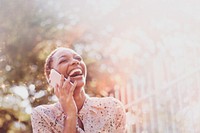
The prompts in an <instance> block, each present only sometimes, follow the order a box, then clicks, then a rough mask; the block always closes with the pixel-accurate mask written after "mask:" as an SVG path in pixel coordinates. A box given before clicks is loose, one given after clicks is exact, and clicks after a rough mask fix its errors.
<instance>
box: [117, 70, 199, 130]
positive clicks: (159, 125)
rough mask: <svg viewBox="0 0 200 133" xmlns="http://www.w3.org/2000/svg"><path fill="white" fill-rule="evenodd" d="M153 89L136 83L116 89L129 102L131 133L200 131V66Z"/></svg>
mask: <svg viewBox="0 0 200 133" xmlns="http://www.w3.org/2000/svg"><path fill="white" fill-rule="evenodd" d="M150 90H152V91H151V92H149V91H148V90H146V89H144V87H141V88H140V90H138V89H136V88H135V87H134V83H133V84H129V85H127V86H126V88H120V89H119V90H116V91H115V92H114V94H113V95H114V97H116V98H118V99H120V100H121V101H122V102H124V103H127V104H126V105H125V108H126V111H127V133H188V132H190V133H197V132H200V127H199V126H198V123H199V122H200V113H199V112H200V102H199V101H200V98H199V97H200V68H197V69H195V70H193V71H190V72H188V73H186V74H184V75H182V76H179V78H177V79H175V80H172V81H170V82H168V83H167V84H166V85H165V86H164V87H157V89H156V88H153V89H150ZM190 113H191V114H190ZM195 113H196V117H195V116H194V114H195ZM198 114H199V115H198ZM186 115H187V116H186Z"/></svg>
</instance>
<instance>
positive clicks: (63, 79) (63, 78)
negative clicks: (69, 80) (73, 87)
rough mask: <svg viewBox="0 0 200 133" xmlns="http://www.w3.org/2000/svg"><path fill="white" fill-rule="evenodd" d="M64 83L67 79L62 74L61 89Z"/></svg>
mask: <svg viewBox="0 0 200 133" xmlns="http://www.w3.org/2000/svg"><path fill="white" fill-rule="evenodd" d="M64 81H65V77H64V75H63V74H61V79H60V83H59V87H60V88H62V86H63V83H64Z"/></svg>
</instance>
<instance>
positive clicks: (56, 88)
mask: <svg viewBox="0 0 200 133" xmlns="http://www.w3.org/2000/svg"><path fill="white" fill-rule="evenodd" d="M54 93H55V95H56V96H57V97H58V98H59V97H60V93H59V87H58V85H56V87H55V88H54Z"/></svg>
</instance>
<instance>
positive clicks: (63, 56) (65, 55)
mask: <svg viewBox="0 0 200 133" xmlns="http://www.w3.org/2000/svg"><path fill="white" fill-rule="evenodd" d="M63 57H67V56H66V55H62V56H60V57H59V58H58V59H60V58H63Z"/></svg>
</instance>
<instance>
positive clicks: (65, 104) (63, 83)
mask: <svg viewBox="0 0 200 133" xmlns="http://www.w3.org/2000/svg"><path fill="white" fill-rule="evenodd" d="M76 85H77V82H76V81H75V82H74V84H72V83H71V82H70V77H68V78H67V79H66V80H65V77H64V76H63V75H62V76H61V80H60V84H59V85H57V87H56V88H55V90H54V91H55V94H56V96H57V97H58V99H59V102H60V104H61V106H62V109H63V111H64V113H65V114H67V117H69V116H72V117H74V116H76V114H77V111H78V110H77V106H76V103H75V101H74V97H73V94H74V89H75V88H76Z"/></svg>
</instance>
